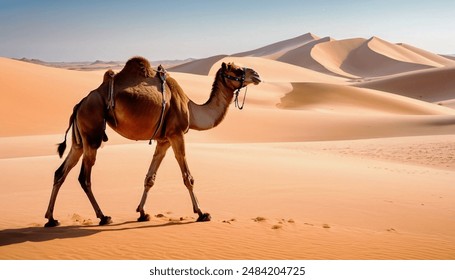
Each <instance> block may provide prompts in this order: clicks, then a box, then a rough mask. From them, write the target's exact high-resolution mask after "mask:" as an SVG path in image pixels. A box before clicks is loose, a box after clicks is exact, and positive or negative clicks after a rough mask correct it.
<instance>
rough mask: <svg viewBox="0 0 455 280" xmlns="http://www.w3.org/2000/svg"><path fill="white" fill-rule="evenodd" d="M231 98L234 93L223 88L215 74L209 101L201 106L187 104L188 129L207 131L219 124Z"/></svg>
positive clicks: (220, 79)
mask: <svg viewBox="0 0 455 280" xmlns="http://www.w3.org/2000/svg"><path fill="white" fill-rule="evenodd" d="M233 98H234V91H233V90H232V89H229V88H227V87H226V86H225V84H224V83H223V82H222V78H221V76H220V75H219V73H217V75H216V78H215V82H214V83H213V86H212V91H211V93H210V98H209V100H207V102H205V103H204V104H203V105H198V104H196V103H194V102H193V101H191V100H190V102H189V105H188V106H189V110H190V128H191V129H196V130H207V129H211V128H213V127H215V126H217V125H218V124H220V122H221V121H222V120H223V119H224V117H225V116H226V113H227V110H228V107H229V104H231V102H232V99H233Z"/></svg>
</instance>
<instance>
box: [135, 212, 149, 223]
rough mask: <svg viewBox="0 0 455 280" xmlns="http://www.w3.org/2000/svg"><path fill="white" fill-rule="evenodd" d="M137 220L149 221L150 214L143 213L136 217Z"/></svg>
mask: <svg viewBox="0 0 455 280" xmlns="http://www.w3.org/2000/svg"><path fill="white" fill-rule="evenodd" d="M137 221H138V222H148V221H150V215H149V214H144V215H141V216H140V217H139V218H137Z"/></svg>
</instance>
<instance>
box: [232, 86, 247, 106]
mask: <svg viewBox="0 0 455 280" xmlns="http://www.w3.org/2000/svg"><path fill="white" fill-rule="evenodd" d="M247 91H248V88H247V87H245V94H244V95H243V101H242V106H240V103H239V94H240V88H239V89H238V90H236V91H235V92H234V94H235V99H234V104H235V107H236V108H239V110H242V109H243V106H244V105H245V100H246V92H247Z"/></svg>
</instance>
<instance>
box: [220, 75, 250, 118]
mask: <svg viewBox="0 0 455 280" xmlns="http://www.w3.org/2000/svg"><path fill="white" fill-rule="evenodd" d="M242 70H243V73H242V76H241V77H235V76H231V75H227V74H226V73H224V72H222V73H221V76H222V77H223V78H225V79H229V80H232V81H237V82H240V86H239V87H238V88H236V89H235V90H234V95H235V98H234V104H235V107H236V108H239V110H242V109H243V105H245V99H246V92H247V90H248V88H245V94H244V96H243V101H242V105H241V106H240V103H239V93H240V90H241V89H242V88H243V87H244V86H245V85H244V82H245V76H246V67H243V68H242Z"/></svg>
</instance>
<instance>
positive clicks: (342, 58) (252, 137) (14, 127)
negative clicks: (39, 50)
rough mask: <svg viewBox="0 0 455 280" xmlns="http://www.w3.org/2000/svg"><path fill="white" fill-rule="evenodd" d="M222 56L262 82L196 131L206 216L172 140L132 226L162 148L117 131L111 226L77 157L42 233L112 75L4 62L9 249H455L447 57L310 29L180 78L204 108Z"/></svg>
mask: <svg viewBox="0 0 455 280" xmlns="http://www.w3.org/2000/svg"><path fill="white" fill-rule="evenodd" d="M222 61H225V62H231V61H233V62H235V63H237V64H239V65H243V66H245V67H251V68H253V69H255V70H256V71H257V72H258V73H259V74H260V75H261V78H262V79H263V82H262V83H261V84H259V85H257V86H249V88H248V92H247V95H246V103H245V107H244V109H243V110H241V111H240V110H237V109H235V108H230V111H229V113H228V114H227V116H226V118H225V120H224V121H223V122H222V123H221V124H220V125H219V126H218V127H217V128H215V129H213V130H207V131H190V132H188V134H187V138H186V145H187V146H186V153H187V157H188V159H187V160H188V164H189V166H190V169H191V170H192V175H193V176H194V178H195V179H196V187H195V190H196V193H197V194H198V198H199V202H200V203H201V206H202V208H203V210H205V211H208V212H210V213H211V214H212V217H213V219H212V221H211V222H208V223H195V222H194V220H195V215H194V214H193V213H192V209H191V202H190V198H189V196H188V192H187V191H186V190H185V187H184V186H183V183H182V179H181V174H180V170H179V167H178V164H177V163H176V161H175V159H174V156H173V154H172V149H170V151H169V152H168V155H167V157H166V158H165V160H164V161H163V164H162V166H161V168H160V170H159V172H158V176H157V179H156V185H155V187H154V188H153V189H152V190H151V191H150V195H149V200H148V201H147V204H146V209H147V211H148V212H149V213H150V214H151V215H152V220H151V221H149V222H145V223H138V222H136V218H137V216H138V214H137V213H136V212H135V209H136V206H137V203H138V202H139V199H140V197H141V194H142V190H143V180H144V175H145V173H146V172H147V169H148V167H149V164H150V161H151V158H152V156H153V150H154V146H150V145H148V144H147V142H146V141H143V142H134V141H130V140H128V139H124V138H122V137H121V136H119V135H117V134H116V133H114V132H113V131H112V130H111V129H109V128H108V129H107V131H106V132H107V134H108V135H109V141H108V142H107V143H105V144H104V145H103V146H102V147H101V148H100V149H99V151H98V157H97V162H96V165H95V167H94V169H93V174H92V179H93V190H94V193H95V196H96V197H97V199H98V202H99V204H100V206H101V208H102V209H103V211H105V213H106V214H108V215H111V216H112V217H113V220H114V223H113V224H112V225H109V226H105V227H100V226H97V223H98V219H96V217H95V214H94V213H93V210H92V208H91V206H90V203H89V201H88V199H87V197H86V196H85V194H84V192H83V191H82V190H81V188H80V187H79V184H78V179H77V178H78V170H79V165H78V166H76V167H75V168H74V170H73V171H72V172H71V173H70V174H69V176H68V178H67V180H66V182H65V184H64V185H63V187H62V190H61V191H60V194H59V197H58V199H57V204H56V209H55V215H56V218H58V219H59V220H60V222H61V226H60V227H57V228H43V225H44V223H45V222H46V220H45V219H44V212H45V210H46V206H47V203H48V199H49V195H50V192H51V187H52V182H53V174H54V172H55V170H56V169H57V168H58V166H59V165H60V164H61V163H62V159H59V158H58V156H57V155H56V152H55V149H56V146H55V143H57V142H60V141H61V140H62V138H63V133H64V130H65V129H66V127H67V124H68V118H69V116H70V114H71V112H72V108H73V106H74V105H75V104H76V103H77V102H78V101H79V100H80V99H81V98H82V97H84V96H85V95H87V93H88V92H90V91H91V90H92V89H94V88H96V87H97V86H98V85H99V83H100V82H101V80H102V75H103V72H104V70H99V71H93V72H80V71H70V70H64V69H55V68H50V67H45V66H40V65H35V64H30V63H25V62H20V61H16V60H12V59H8V58H0V170H1V172H2V176H0V190H1V191H0V209H1V212H2V214H3V215H2V219H1V220H0V259H455V255H454V253H453V252H454V251H455V238H454V234H453V233H454V232H455V227H454V223H453V213H455V208H454V207H455V190H454V188H453V179H454V176H455V164H454V162H455V161H454V153H455V150H454V146H453V142H454V141H455V134H454V131H455V109H454V108H455V106H454V105H453V104H454V103H455V102H454V100H455V95H454V92H453V89H454V88H455V84H453V83H454V82H453V81H454V80H455V79H453V77H454V75H455V72H454V66H452V64H451V63H452V61H451V60H450V59H448V58H444V57H443V56H439V55H436V54H432V53H429V52H426V51H424V50H421V49H417V48H415V47H412V46H409V45H406V44H398V45H396V44H391V43H388V42H386V41H384V40H382V39H379V38H376V37H372V38H371V39H369V40H366V39H362V38H356V39H345V40H334V39H331V38H329V37H325V38H322V39H320V38H319V37H317V36H315V35H312V34H310V33H309V34H305V35H302V36H299V37H296V38H293V39H290V40H285V41H281V42H278V43H276V44H271V45H268V46H265V47H263V48H259V49H256V50H252V51H247V52H244V53H239V54H236V55H235V56H224V55H220V56H214V57H210V58H207V59H203V60H196V61H193V62H190V63H187V64H183V65H180V66H178V67H175V68H173V69H171V72H170V75H171V76H172V77H174V78H175V79H176V80H177V81H178V82H179V83H180V85H181V87H182V88H183V89H184V91H185V92H186V93H187V95H188V96H189V97H190V98H191V99H192V100H193V101H194V102H196V103H199V104H203V103H204V102H205V101H206V100H207V98H208V97H209V93H210V90H211V86H212V83H213V79H214V76H213V75H214V74H215V72H216V71H217V70H218V69H219V67H220V65H221V62H222ZM245 92H246V90H245V89H243V90H242V91H241V94H240V96H241V98H243V96H244V94H245ZM434 103H438V104H442V105H444V106H441V105H437V104H434ZM232 107H233V106H232ZM79 164H80V163H79Z"/></svg>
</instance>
